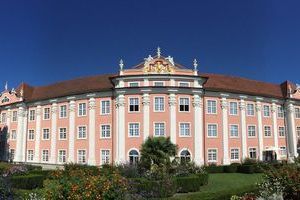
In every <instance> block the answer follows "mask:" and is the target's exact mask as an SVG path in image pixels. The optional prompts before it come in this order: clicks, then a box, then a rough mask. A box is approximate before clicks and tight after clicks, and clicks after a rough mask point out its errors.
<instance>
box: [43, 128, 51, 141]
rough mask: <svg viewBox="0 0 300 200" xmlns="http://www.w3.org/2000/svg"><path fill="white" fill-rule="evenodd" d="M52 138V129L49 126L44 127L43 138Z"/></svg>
mask: <svg viewBox="0 0 300 200" xmlns="http://www.w3.org/2000/svg"><path fill="white" fill-rule="evenodd" d="M49 139H50V130H49V129H48V128H46V129H43V140H49Z"/></svg>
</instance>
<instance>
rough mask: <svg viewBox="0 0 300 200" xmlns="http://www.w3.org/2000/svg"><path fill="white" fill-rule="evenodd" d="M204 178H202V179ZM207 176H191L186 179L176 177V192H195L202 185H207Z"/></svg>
mask: <svg viewBox="0 0 300 200" xmlns="http://www.w3.org/2000/svg"><path fill="white" fill-rule="evenodd" d="M202 176H204V177H202ZM206 177H208V175H207V174H205V175H201V176H198V175H192V176H188V177H176V178H175V180H176V185H177V192H182V193H186V192H197V191H199V190H200V187H201V186H202V185H205V184H206V183H207V178H206Z"/></svg>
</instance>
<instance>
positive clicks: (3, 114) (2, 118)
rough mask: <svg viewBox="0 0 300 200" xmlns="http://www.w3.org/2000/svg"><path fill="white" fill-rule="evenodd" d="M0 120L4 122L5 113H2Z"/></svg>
mask: <svg viewBox="0 0 300 200" xmlns="http://www.w3.org/2000/svg"><path fill="white" fill-rule="evenodd" d="M1 122H2V123H3V124H4V123H6V113H2V117H1Z"/></svg>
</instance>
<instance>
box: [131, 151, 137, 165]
mask: <svg viewBox="0 0 300 200" xmlns="http://www.w3.org/2000/svg"><path fill="white" fill-rule="evenodd" d="M138 161H139V152H138V151H137V150H131V151H130V152H129V163H130V164H136V163H137V162H138Z"/></svg>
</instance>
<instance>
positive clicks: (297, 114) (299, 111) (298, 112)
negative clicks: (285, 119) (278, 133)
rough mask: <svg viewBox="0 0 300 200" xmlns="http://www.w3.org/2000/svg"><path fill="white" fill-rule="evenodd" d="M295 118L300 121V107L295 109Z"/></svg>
mask: <svg viewBox="0 0 300 200" xmlns="http://www.w3.org/2000/svg"><path fill="white" fill-rule="evenodd" d="M295 118H296V119H300V107H295Z"/></svg>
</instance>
